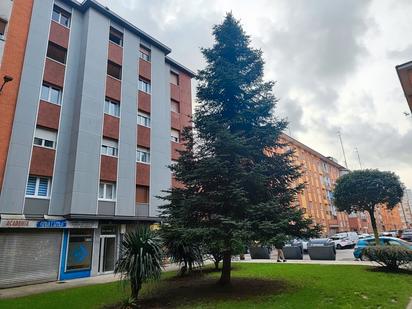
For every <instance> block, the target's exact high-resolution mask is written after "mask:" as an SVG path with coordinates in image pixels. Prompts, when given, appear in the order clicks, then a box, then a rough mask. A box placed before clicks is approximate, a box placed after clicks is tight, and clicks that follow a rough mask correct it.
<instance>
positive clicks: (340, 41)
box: [99, 0, 412, 188]
mask: <svg viewBox="0 0 412 309" xmlns="http://www.w3.org/2000/svg"><path fill="white" fill-rule="evenodd" d="M99 1H100V2H101V3H102V4H104V5H106V6H108V7H109V8H110V9H111V10H113V11H114V12H116V13H118V14H119V15H120V16H122V17H124V18H125V19H127V20H129V21H130V22H132V23H133V24H135V25H136V26H137V27H139V28H141V29H142V30H144V31H146V32H147V33H149V34H150V35H152V36H154V37H156V38H157V39H159V40H160V41H162V42H163V43H165V44H166V45H168V46H169V47H171V48H172V50H173V52H172V54H171V56H172V57H173V58H174V59H176V60H177V61H179V62H181V63H182V64H184V65H186V66H187V67H189V68H191V69H192V70H194V71H197V70H198V69H200V68H202V67H203V65H204V60H203V58H202V55H201V53H200V47H208V46H210V45H211V44H212V42H213V41H212V36H211V28H212V26H213V25H214V24H216V23H220V22H221V21H222V19H223V17H224V15H225V13H226V12H228V11H232V12H233V14H234V16H235V17H236V18H238V19H240V20H241V22H242V24H243V27H244V29H245V30H246V32H247V33H248V34H249V35H250V36H251V38H252V43H253V46H254V47H256V48H261V49H262V50H263V53H264V58H265V62H266V65H265V78H266V79H272V80H275V81H277V84H276V87H275V93H276V95H277V97H278V98H279V100H280V101H279V103H278V106H277V114H278V115H280V116H282V117H287V118H288V119H289V121H290V131H291V135H292V137H294V138H296V139H298V140H300V141H301V142H303V143H305V144H306V145H308V146H309V147H312V148H313V149H315V150H317V151H319V152H320V153H322V154H324V155H326V156H333V157H335V158H336V159H337V160H338V161H339V162H340V163H341V164H343V154H342V151H341V148H340V144H339V139H338V136H337V131H338V130H340V132H341V134H342V138H343V143H344V147H345V151H346V155H347V159H348V165H349V168H350V169H358V168H359V163H358V159H357V156H356V153H355V151H354V149H355V147H357V148H358V149H359V154H360V157H361V162H362V165H363V168H365V167H366V168H378V169H381V170H391V171H394V172H396V173H397V174H398V175H399V176H400V177H401V180H402V181H403V182H404V183H405V185H407V187H409V188H411V187H412V117H410V116H409V117H406V116H405V115H404V114H403V112H406V111H409V109H408V106H407V103H406V100H405V97H404V95H403V92H402V88H401V86H400V83H399V80H398V76H397V74H396V70H395V66H396V65H398V64H401V63H404V62H407V61H410V60H412V37H411V33H412V23H411V22H410V12H411V11H412V1H409V0H392V1H390V0H379V1H378V0H375V1H368V0H352V1H350V0H334V1H330V0H254V1H246V0H233V1H232V0H224V1H223V0H220V1H219V0H186V1H183V0H182V1H181V0H170V1H166V0H151V1H147V0H99ZM194 93H195V90H194V89H193V94H194ZM194 100H195V98H194ZM286 133H288V132H286Z"/></svg>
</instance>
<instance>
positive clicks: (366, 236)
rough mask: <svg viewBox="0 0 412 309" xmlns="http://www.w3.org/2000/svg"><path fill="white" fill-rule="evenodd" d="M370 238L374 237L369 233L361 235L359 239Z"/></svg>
mask: <svg viewBox="0 0 412 309" xmlns="http://www.w3.org/2000/svg"><path fill="white" fill-rule="evenodd" d="M369 237H372V235H371V234H367V233H365V234H360V235H359V239H364V238H369Z"/></svg>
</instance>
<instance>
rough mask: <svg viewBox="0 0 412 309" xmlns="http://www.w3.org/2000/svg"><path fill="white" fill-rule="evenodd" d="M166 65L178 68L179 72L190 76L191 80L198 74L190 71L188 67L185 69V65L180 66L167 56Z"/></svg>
mask: <svg viewBox="0 0 412 309" xmlns="http://www.w3.org/2000/svg"><path fill="white" fill-rule="evenodd" d="M166 63H169V64H170V65H172V66H174V67H176V68H178V69H179V70H181V71H183V72H185V73H186V74H187V75H189V76H190V78H193V77H195V76H196V73H195V72H193V71H192V70H190V69H188V68H187V67H185V66H184V65H182V64H180V63H179V62H177V61H176V60H173V59H172V58H170V57H168V56H166Z"/></svg>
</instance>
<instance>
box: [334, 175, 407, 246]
mask: <svg viewBox="0 0 412 309" xmlns="http://www.w3.org/2000/svg"><path fill="white" fill-rule="evenodd" d="M402 196H403V185H402V184H401V182H400V180H399V177H398V176H397V175H395V174H394V173H392V172H381V171H378V170H359V171H353V172H350V173H348V174H346V175H343V176H342V177H340V178H339V179H338V180H337V182H336V187H335V193H334V197H335V205H336V207H337V208H338V209H339V210H340V211H346V212H347V213H352V212H356V211H367V212H368V213H369V216H370V218H371V223H372V228H373V233H374V235H375V241H376V244H377V245H379V235H378V229H377V226H376V219H375V209H376V208H377V207H378V206H385V207H386V208H387V209H389V210H391V209H393V208H394V207H395V206H396V205H397V204H398V203H400V201H401V199H402Z"/></svg>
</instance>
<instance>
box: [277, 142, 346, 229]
mask: <svg viewBox="0 0 412 309" xmlns="http://www.w3.org/2000/svg"><path fill="white" fill-rule="evenodd" d="M282 140H283V141H284V142H286V143H287V144H288V145H289V147H290V148H291V149H292V150H294V152H295V159H296V163H297V164H298V165H300V166H301V167H302V173H303V175H302V177H301V179H300V183H304V184H305V189H304V190H303V191H302V192H301V193H300V194H298V197H297V203H298V204H299V206H300V207H301V208H302V210H303V212H304V214H305V217H310V218H312V219H313V221H314V222H315V223H317V224H320V225H321V226H322V227H323V230H322V234H324V236H330V235H333V234H335V233H338V232H345V231H349V230H350V226H349V216H348V215H347V214H346V213H344V212H340V211H337V209H336V207H335V206H334V204H333V188H334V186H335V183H336V180H337V179H338V178H339V176H340V175H342V174H343V173H345V172H346V171H347V169H346V168H344V167H343V166H341V165H340V164H338V163H337V162H336V160H334V159H333V158H331V157H325V156H323V155H322V154H320V153H319V152H317V151H315V150H313V149H312V148H310V147H308V146H306V145H305V144H303V143H301V142H299V141H298V140H296V139H294V138H292V137H290V136H288V135H286V134H283V136H282Z"/></svg>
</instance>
